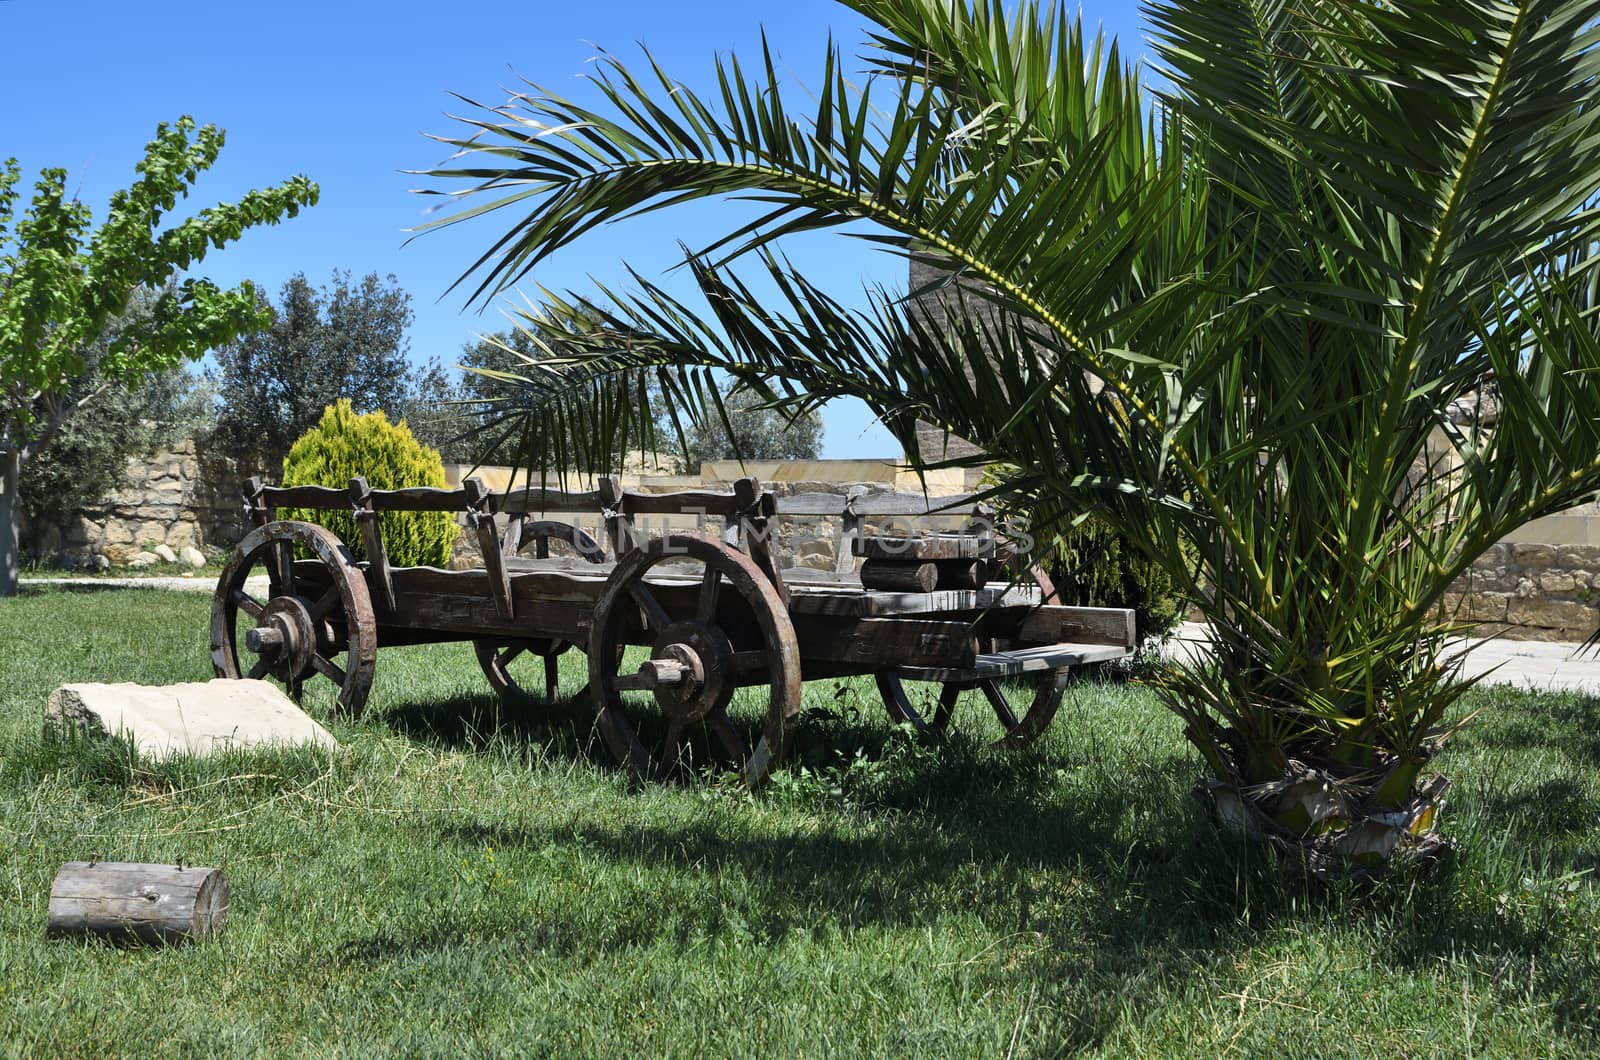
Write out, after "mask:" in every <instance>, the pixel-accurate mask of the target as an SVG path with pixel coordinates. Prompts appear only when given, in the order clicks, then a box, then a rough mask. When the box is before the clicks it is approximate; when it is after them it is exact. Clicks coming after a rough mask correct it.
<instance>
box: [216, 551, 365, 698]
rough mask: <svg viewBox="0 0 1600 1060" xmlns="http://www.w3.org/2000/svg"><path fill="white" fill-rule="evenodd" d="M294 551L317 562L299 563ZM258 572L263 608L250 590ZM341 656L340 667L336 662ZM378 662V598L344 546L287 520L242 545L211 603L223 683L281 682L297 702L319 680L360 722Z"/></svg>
mask: <svg viewBox="0 0 1600 1060" xmlns="http://www.w3.org/2000/svg"><path fill="white" fill-rule="evenodd" d="M296 545H299V546H302V547H304V548H305V549H307V550H309V551H310V552H311V553H312V554H313V555H315V557H316V559H314V560H311V561H302V562H301V563H299V564H296V563H295V562H294V548H295V546H296ZM258 565H260V566H262V567H264V568H265V569H266V573H267V575H268V578H269V580H270V585H269V588H268V593H267V599H266V600H265V601H262V600H261V599H259V598H258V597H256V596H255V595H253V594H252V593H251V592H250V591H249V590H248V589H247V588H246V585H245V581H246V579H247V578H249V577H250V575H251V574H252V573H253V572H254V571H255V569H256V568H257V566H258ZM241 647H242V648H243V653H241V651H240V649H241ZM340 653H343V654H344V656H345V659H344V664H343V665H342V666H341V665H340V664H339V663H337V662H335V661H334V657H335V656H337V655H339V654H340ZM377 658H378V623H377V621H376V619H375V618H374V617H373V613H372V598H371V596H370V595H369V594H368V592H367V582H366V578H365V576H364V575H363V574H362V571H361V568H360V567H358V566H356V562H355V560H354V559H353V558H352V557H351V555H350V550H349V549H347V548H346V547H345V546H344V543H343V542H341V541H340V540H339V539H338V538H337V537H335V536H334V535H333V534H332V533H330V532H329V531H327V530H324V529H323V528H322V527H320V526H313V525H311V524H310V523H297V522H289V521H282V522H276V523H268V524H267V525H265V526H261V527H257V528H256V529H255V530H253V531H251V532H250V534H249V535H247V536H246V537H245V539H244V540H243V541H241V542H239V545H238V547H237V548H235V549H234V550H233V555H231V556H229V557H228V563H227V565H226V566H225V567H223V569H222V577H220V578H219V579H217V591H216V595H215V596H214V597H212V600H211V666H212V669H213V670H215V671H216V674H217V676H218V677H249V678H261V677H272V678H276V679H277V680H278V681H280V682H282V683H283V684H284V685H285V686H286V687H287V688H288V691H289V694H290V695H291V696H293V697H294V698H295V699H296V700H297V701H298V700H299V699H300V688H301V685H302V684H303V683H304V682H305V680H306V678H308V677H313V676H315V675H317V674H321V675H322V676H324V677H326V678H328V679H329V680H331V681H332V682H333V683H334V684H336V685H338V686H339V706H340V707H341V708H343V710H344V711H346V712H348V713H349V714H351V715H352V716H354V715H356V714H359V713H360V712H361V708H362V706H364V705H365V704H366V701H367V692H368V690H369V689H371V687H372V672H373V669H374V667H375V665H376V663H377Z"/></svg>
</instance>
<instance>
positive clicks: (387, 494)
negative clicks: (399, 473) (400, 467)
mask: <svg viewBox="0 0 1600 1060" xmlns="http://www.w3.org/2000/svg"><path fill="white" fill-rule="evenodd" d="M468 501H469V497H468V494H467V492H466V490H446V489H435V488H433V487H431V486H407V487H406V488H405V489H398V490H373V491H372V506H373V507H374V508H376V509H377V510H378V511H380V512H464V511H466V510H467V507H468Z"/></svg>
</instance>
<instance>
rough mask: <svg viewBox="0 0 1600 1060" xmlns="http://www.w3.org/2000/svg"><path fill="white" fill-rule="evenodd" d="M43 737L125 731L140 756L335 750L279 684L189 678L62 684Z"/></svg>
mask: <svg viewBox="0 0 1600 1060" xmlns="http://www.w3.org/2000/svg"><path fill="white" fill-rule="evenodd" d="M44 726H45V732H46V735H49V734H50V733H51V732H52V731H53V730H55V731H59V730H61V729H63V728H66V729H78V730H81V731H85V732H89V733H97V734H103V735H116V734H118V733H127V734H128V737H129V738H130V739H131V740H132V741H133V746H134V747H135V748H136V749H137V750H138V751H139V753H140V754H141V755H145V756H148V757H150V758H165V757H167V756H168V755H172V754H194V755H205V754H211V753H212V752H214V751H224V750H232V749H236V748H246V747H263V746H276V747H283V746H289V745H301V744H309V745H311V746H313V747H327V748H335V747H338V746H339V743H338V741H337V740H335V739H334V738H333V736H332V734H331V733H329V732H328V730H327V729H324V728H323V727H322V726H321V725H318V724H317V723H316V722H315V721H313V720H312V719H311V718H310V716H309V715H307V714H306V712H305V711H303V710H301V709H300V707H299V706H297V705H296V704H295V702H294V700H292V699H290V698H289V697H288V696H286V695H284V694H283V691H282V689H280V688H278V686H277V685H274V684H271V683H269V682H266V681H245V680H227V679H222V678H219V679H217V680H214V681H193V682H190V683H187V684H177V685H136V684H114V685H108V684H78V685H62V686H61V687H60V688H58V689H56V690H55V691H54V692H52V693H50V702H49V704H48V705H47V706H46V707H45V712H44Z"/></svg>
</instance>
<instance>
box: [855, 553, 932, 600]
mask: <svg viewBox="0 0 1600 1060" xmlns="http://www.w3.org/2000/svg"><path fill="white" fill-rule="evenodd" d="M861 584H862V585H864V586H866V587H867V588H868V589H889V590H892V591H895V592H904V593H931V592H933V589H934V586H936V585H938V584H939V568H938V567H936V566H934V565H933V564H932V563H915V562H912V563H903V562H900V561H899V560H892V559H869V560H867V561H866V562H865V563H863V564H861Z"/></svg>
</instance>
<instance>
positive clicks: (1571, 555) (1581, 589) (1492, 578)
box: [1445, 505, 1600, 640]
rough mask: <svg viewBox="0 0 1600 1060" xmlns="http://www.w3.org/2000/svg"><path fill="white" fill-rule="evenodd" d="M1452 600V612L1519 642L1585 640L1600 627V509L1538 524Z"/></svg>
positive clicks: (1487, 561) (1515, 537)
mask: <svg viewBox="0 0 1600 1060" xmlns="http://www.w3.org/2000/svg"><path fill="white" fill-rule="evenodd" d="M1455 589H1456V591H1455V592H1454V593H1452V594H1451V595H1450V596H1449V597H1447V598H1446V600H1445V608H1446V611H1447V613H1450V614H1455V615H1458V616H1459V617H1461V618H1462V619H1466V620H1470V621H1473V622H1481V623H1483V624H1484V625H1483V627H1482V629H1483V632H1484V633H1486V634H1489V633H1498V634H1502V635H1504V636H1506V637H1509V638H1512V639H1517V640H1585V639H1587V638H1588V637H1589V636H1591V635H1592V634H1593V633H1594V632H1595V631H1596V630H1597V629H1600V506H1597V505H1585V506H1583V507H1581V508H1574V509H1573V510H1571V511H1568V512H1562V513H1561V514H1560V515H1553V516H1549V517H1548V518H1544V519H1536V520H1534V521H1533V522H1531V523H1529V524H1527V525H1526V526H1524V527H1521V528H1520V529H1518V530H1517V531H1515V532H1514V533H1512V534H1511V535H1510V536H1508V537H1507V538H1506V540H1504V541H1502V542H1500V543H1499V544H1497V545H1495V546H1493V547H1492V548H1490V549H1489V551H1488V552H1486V553H1484V555H1483V556H1482V557H1481V558H1479V560H1478V561H1477V562H1476V563H1474V564H1473V565H1472V570H1471V571H1470V572H1468V573H1467V574H1466V575H1465V576H1464V577H1462V578H1461V579H1460V581H1458V582H1457V583H1456V585H1455Z"/></svg>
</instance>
